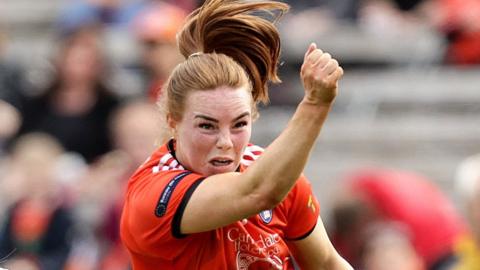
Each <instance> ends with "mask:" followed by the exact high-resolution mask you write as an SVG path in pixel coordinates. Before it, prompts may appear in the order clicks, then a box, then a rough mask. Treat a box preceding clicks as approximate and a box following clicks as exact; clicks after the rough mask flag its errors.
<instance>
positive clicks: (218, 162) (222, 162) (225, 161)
mask: <svg viewBox="0 0 480 270" xmlns="http://www.w3.org/2000/svg"><path fill="white" fill-rule="evenodd" d="M209 163H210V164H212V165H213V166H214V167H225V166H229V165H230V164H232V163H233V160H232V159H229V158H214V159H212V160H210V162H209Z"/></svg>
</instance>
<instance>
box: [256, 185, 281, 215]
mask: <svg viewBox="0 0 480 270" xmlns="http://www.w3.org/2000/svg"><path fill="white" fill-rule="evenodd" d="M256 194H257V195H256V196H255V197H256V200H255V201H256V205H257V206H258V210H259V211H262V210H267V209H273V208H275V206H277V205H279V204H280V203H281V202H282V201H283V199H284V198H285V196H286V193H285V194H284V193H280V192H275V191H272V190H264V191H262V190H259V191H258V192H256Z"/></svg>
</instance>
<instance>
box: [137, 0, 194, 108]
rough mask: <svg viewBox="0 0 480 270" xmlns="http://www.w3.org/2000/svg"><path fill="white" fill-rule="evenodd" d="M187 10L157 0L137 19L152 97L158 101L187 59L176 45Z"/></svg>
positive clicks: (138, 33)
mask: <svg viewBox="0 0 480 270" xmlns="http://www.w3.org/2000/svg"><path fill="white" fill-rule="evenodd" d="M186 15H187V14H186V12H185V11H184V10H182V9H180V8H178V7H175V6H173V5H170V4H167V3H162V2H156V3H152V4H151V5H150V6H148V7H146V8H145V9H144V10H143V11H142V12H140V13H139V14H138V16H137V17H136V18H135V21H134V29H135V30H134V31H135V33H136V35H137V38H138V40H139V41H140V43H141V45H142V65H143V67H144V70H145V75H146V81H147V83H148V86H147V87H146V88H148V96H149V97H150V98H151V99H152V100H153V101H156V100H157V98H158V94H159V92H160V90H161V87H162V86H163V83H164V82H165V81H166V80H167V78H168V76H169V75H170V72H171V71H172V70H173V68H174V67H175V66H176V65H177V64H178V63H180V62H181V61H182V60H183V57H182V55H181V54H180V52H179V50H178V48H177V44H176V34H177V31H178V30H180V28H181V27H182V26H183V23H184V19H185V17H186Z"/></svg>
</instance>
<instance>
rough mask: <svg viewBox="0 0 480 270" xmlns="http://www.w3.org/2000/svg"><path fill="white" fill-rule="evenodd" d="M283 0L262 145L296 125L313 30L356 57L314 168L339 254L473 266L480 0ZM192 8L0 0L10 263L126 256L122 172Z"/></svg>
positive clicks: (478, 242)
mask: <svg viewBox="0 0 480 270" xmlns="http://www.w3.org/2000/svg"><path fill="white" fill-rule="evenodd" d="M285 2H287V3H289V4H290V5H291V6H292V9H291V11H290V12H289V13H288V14H287V15H285V16H284V18H283V19H282V20H281V21H280V22H279V23H278V26H279V29H280V31H281V36H282V41H283V50H282V63H281V67H280V75H281V78H282V80H283V83H282V84H280V85H273V86H271V91H270V93H271V102H270V105H269V106H266V107H264V108H262V109H261V116H260V118H259V120H257V122H256V123H255V124H254V135H253V140H252V141H253V142H254V143H256V144H258V145H261V146H264V147H266V146H267V145H268V144H269V143H270V142H271V141H272V140H273V139H274V138H276V136H278V134H279V133H280V132H281V130H282V129H283V128H284V127H285V126H286V124H287V122H288V119H289V118H290V116H291V115H292V114H293V111H294V109H295V106H296V104H298V102H299V101H300V99H301V98H302V95H303V90H302V87H301V83H300V81H299V75H298V74H299V68H300V66H301V64H302V60H303V54H304V52H305V50H306V48H307V47H308V44H309V43H310V42H312V41H314V42H316V43H317V46H318V47H319V48H321V49H323V50H324V51H327V52H329V53H331V54H332V55H333V56H334V57H335V58H336V59H337V60H338V61H339V62H340V63H341V65H342V66H343V67H344V69H345V76H344V78H343V79H342V81H341V83H340V94H339V96H338V98H337V100H336V104H335V107H334V109H333V111H332V113H331V115H330V116H329V118H328V120H327V123H326V125H325V127H324V129H323V131H322V135H321V137H320V139H319V140H318V143H317V145H316V148H315V149H314V151H313V153H312V156H311V158H310V160H309V163H308V166H307V168H306V171H305V173H306V175H307V177H308V178H309V179H310V180H311V182H312V186H313V188H314V191H315V194H316V195H317V197H318V199H319V201H320V204H321V206H322V210H321V215H322V218H323V220H324V222H325V223H326V227H327V230H328V231H329V234H330V237H331V238H332V240H333V242H334V244H335V246H336V247H337V249H338V250H339V251H340V253H341V254H342V255H343V256H344V257H345V258H347V260H349V262H350V263H352V264H353V265H354V266H355V269H365V270H386V269H387V270H391V269H401V270H409V269H412V270H421V269H432V270H433V269H435V270H441V269H460V270H462V269H464V270H478V269H480V1H478V0H423V1H422V0H396V1H393V0H297V1H285ZM199 4H201V1H195V0H179V1H173V0H171V1H167V0H165V1H160V0H0V186H1V189H0V267H6V268H9V269H11V270H16V269H20V270H29V269H42V270H43V269H48V270H51V269H53V270H54V269H67V270H73V269H74V270H87V269H102V270H113V269H118V270H125V269H129V265H128V256H127V254H126V252H125V250H124V249H123V247H122V245H121V243H120V241H119V236H118V220H119V215H120V212H121V205H122V196H123V192H124V188H125V183H126V181H127V180H128V177H129V175H130V174H131V173H132V172H133V171H134V170H135V168H136V167H137V166H138V165H139V164H141V163H142V162H143V161H144V160H145V158H146V157H147V156H148V155H149V154H150V153H151V152H152V151H153V150H154V149H155V142H156V141H158V138H159V136H160V133H161V130H162V126H161V123H160V121H159V119H160V115H159V113H158V111H157V109H156V106H155V104H154V103H155V99H156V96H157V95H158V94H159V89H160V86H161V85H162V83H163V82H164V81H165V79H166V77H167V76H168V74H169V72H170V71H171V69H172V68H173V67H174V66H175V65H176V64H177V63H178V62H179V61H182V58H181V56H180V55H179V53H178V52H177V51H176V47H175V33H176V31H177V30H178V28H179V27H181V25H182V22H183V20H184V18H185V16H186V14H188V13H189V12H190V11H192V10H193V9H194V8H195V7H197V6H198V5H199Z"/></svg>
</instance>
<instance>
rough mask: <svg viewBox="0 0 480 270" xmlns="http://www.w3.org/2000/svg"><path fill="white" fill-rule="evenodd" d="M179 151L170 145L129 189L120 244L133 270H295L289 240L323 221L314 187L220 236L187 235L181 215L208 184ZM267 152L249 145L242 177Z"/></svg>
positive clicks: (303, 183) (300, 186)
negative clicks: (182, 159)
mask: <svg viewBox="0 0 480 270" xmlns="http://www.w3.org/2000/svg"><path fill="white" fill-rule="evenodd" d="M173 146H174V143H173V141H170V142H169V143H168V144H166V145H164V146H162V147H161V148H159V149H158V150H157V151H156V152H155V153H153V155H152V156H151V157H150V158H149V159H148V160H147V161H146V162H145V163H144V164H143V165H142V166H141V167H140V168H139V169H138V170H137V172H136V173H135V174H134V175H133V176H132V178H131V179H130V181H129V184H128V188H127V193H126V199H125V205H124V209H123V214H122V219H121V237H122V240H123V243H124V244H125V246H126V247H127V249H128V250H129V252H130V255H131V258H132V266H133V269H134V270H154V269H176V270H178V269H232V270H233V269H237V270H247V269H250V270H251V269H253V270H254V269H293V263H292V258H291V255H290V252H289V250H288V246H287V241H289V240H300V239H302V238H305V237H306V236H308V235H309V234H310V233H311V232H312V231H313V229H314V228H315V225H316V222H317V218H318V215H319V208H320V207H319V204H318V202H317V200H316V198H315V196H314V195H313V193H312V190H311V187H310V183H309V182H308V180H307V179H306V178H305V177H303V176H302V177H300V179H298V180H297V182H296V184H295V185H294V187H293V188H292V189H291V191H290V192H289V193H288V195H287V197H286V198H285V199H284V200H283V201H282V202H281V203H280V204H279V205H277V206H276V207H275V208H273V209H270V210H265V211H262V212H260V213H258V214H257V215H254V216H251V217H249V218H248V219H244V220H239V221H237V222H235V223H232V224H230V225H228V226H225V227H222V228H218V229H216V230H212V231H208V232H202V233H195V234H189V235H183V234H181V232H180V221H181V218H182V215H183V211H184V209H185V206H186V205H187V203H188V200H189V199H190V197H191V195H192V194H193V192H194V191H195V189H196V187H197V186H198V185H199V184H200V183H201V181H202V180H203V179H204V178H203V177H202V176H201V175H199V174H196V173H194V172H191V171H188V170H185V168H183V167H182V165H181V164H180V163H179V162H178V161H177V160H176V158H175V152H174V149H173ZM262 151H263V149H262V148H260V147H258V146H255V145H248V147H247V148H246V150H245V153H244V156H243V158H242V161H241V165H240V171H244V170H245V169H246V168H247V167H248V166H249V165H250V164H252V163H253V162H254V161H255V160H256V159H257V158H258V156H259V155H260V154H261V153H262ZM205 218H208V216H207V217H205Z"/></svg>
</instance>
